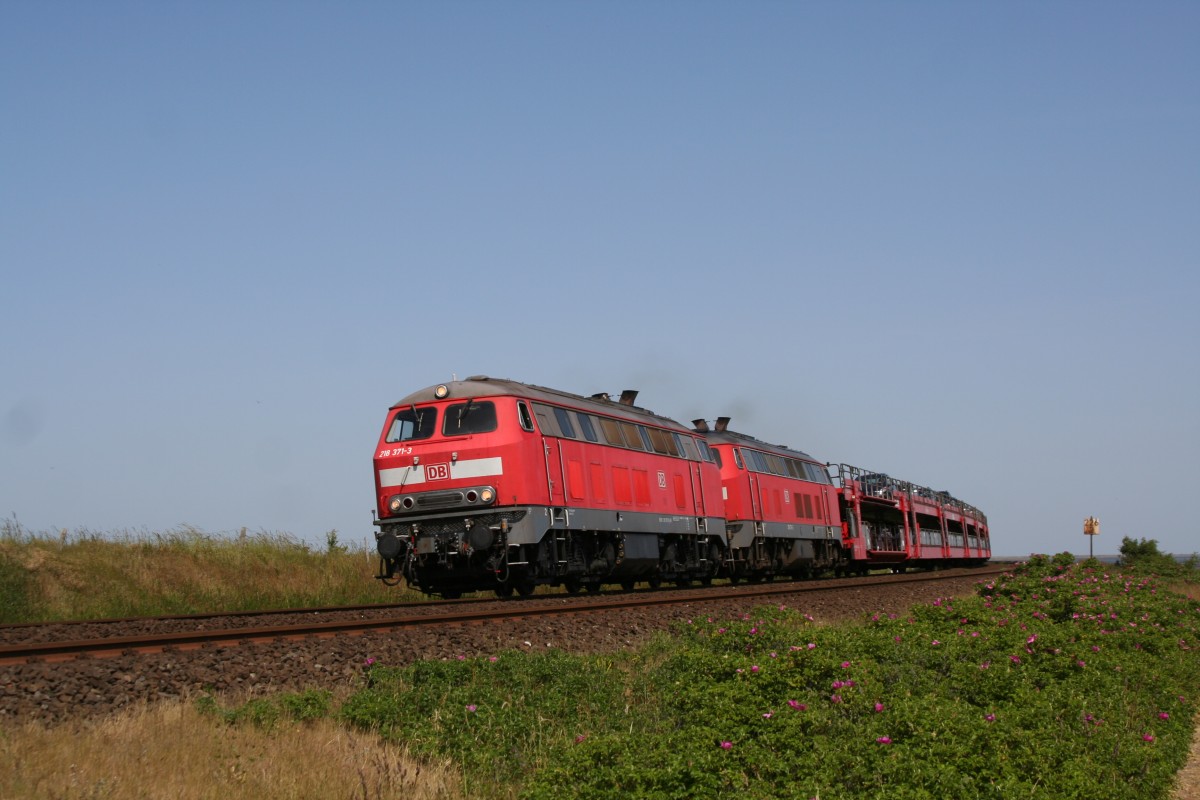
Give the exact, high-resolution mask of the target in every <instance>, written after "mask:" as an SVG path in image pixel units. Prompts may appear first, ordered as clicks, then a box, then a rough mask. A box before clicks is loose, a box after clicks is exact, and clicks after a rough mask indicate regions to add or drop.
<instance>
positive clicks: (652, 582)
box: [646, 575, 662, 589]
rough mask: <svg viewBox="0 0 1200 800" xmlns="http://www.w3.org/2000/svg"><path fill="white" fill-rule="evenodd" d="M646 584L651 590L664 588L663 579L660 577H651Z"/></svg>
mask: <svg viewBox="0 0 1200 800" xmlns="http://www.w3.org/2000/svg"><path fill="white" fill-rule="evenodd" d="M646 583H647V584H648V585H649V586H650V588H651V589H657V588H658V587H660V586H662V578H661V577H659V576H658V575H651V576H650V577H649V578H647V579H646Z"/></svg>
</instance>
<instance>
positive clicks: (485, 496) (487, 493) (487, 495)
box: [479, 486, 496, 503]
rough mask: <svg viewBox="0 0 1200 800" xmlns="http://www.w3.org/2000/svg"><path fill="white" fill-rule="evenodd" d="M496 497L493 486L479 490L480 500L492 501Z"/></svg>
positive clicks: (484, 501)
mask: <svg viewBox="0 0 1200 800" xmlns="http://www.w3.org/2000/svg"><path fill="white" fill-rule="evenodd" d="M495 499H496V492H495V490H494V489H492V487H490V486H489V487H487V488H485V489H481V490H480V491H479V500H480V502H483V503H490V502H492V501H493V500H495Z"/></svg>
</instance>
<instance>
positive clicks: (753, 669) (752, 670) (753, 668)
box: [750, 664, 758, 672]
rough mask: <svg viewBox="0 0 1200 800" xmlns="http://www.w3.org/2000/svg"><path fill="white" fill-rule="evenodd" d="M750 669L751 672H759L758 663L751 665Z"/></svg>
mask: <svg viewBox="0 0 1200 800" xmlns="http://www.w3.org/2000/svg"><path fill="white" fill-rule="evenodd" d="M750 671H751V672H758V664H755V665H754V666H752V667H750Z"/></svg>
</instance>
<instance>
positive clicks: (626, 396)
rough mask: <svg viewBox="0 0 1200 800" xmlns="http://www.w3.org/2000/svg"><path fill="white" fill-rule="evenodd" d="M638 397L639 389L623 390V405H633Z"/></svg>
mask: <svg viewBox="0 0 1200 800" xmlns="http://www.w3.org/2000/svg"><path fill="white" fill-rule="evenodd" d="M636 398H637V389H626V390H625V391H623V392H621V405H623V406H631V405H633V401H634V400H635V399H636Z"/></svg>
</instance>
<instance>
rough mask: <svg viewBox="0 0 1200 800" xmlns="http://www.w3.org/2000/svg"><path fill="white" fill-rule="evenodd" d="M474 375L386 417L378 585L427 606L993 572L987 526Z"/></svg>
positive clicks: (743, 446) (627, 414)
mask: <svg viewBox="0 0 1200 800" xmlns="http://www.w3.org/2000/svg"><path fill="white" fill-rule="evenodd" d="M636 396H637V393H636V392H633V391H626V392H624V393H622V395H621V397H620V398H619V399H617V400H613V399H612V398H610V397H609V396H608V395H604V394H599V395H593V396H591V397H582V396H580V395H575V394H570V393H567V392H560V391H556V390H553V389H546V388H543V387H539V386H532V385H528V384H523V383H519V382H516V381H508V380H498V379H493V378H488V377H485V376H474V377H470V378H467V379H466V380H464V381H452V382H450V383H445V384H440V385H438V386H434V387H429V388H428V389H423V390H421V391H418V392H415V393H413V394H411V395H409V396H408V397H405V398H404V399H403V400H401V401H399V402H398V403H396V404H395V405H394V406H392V408H391V409H390V411H389V412H388V417H387V420H386V422H385V424H384V428H383V432H382V433H381V435H380V439H379V444H378V447H377V448H376V451H375V459H374V461H375V489H376V504H377V509H376V515H377V519H376V525H377V526H378V527H379V531H378V532H377V533H376V542H377V548H378V551H379V555H380V558H381V564H380V575H379V577H380V578H381V579H382V580H384V581H385V582H389V583H390V582H393V581H398V580H399V578H400V577H401V576H402V577H403V578H404V579H405V580H407V581H408V583H409V584H410V585H411V586H413V587H415V588H418V589H420V590H421V591H423V592H426V593H429V594H440V595H442V596H444V597H449V598H453V597H458V596H460V595H461V594H462V593H463V592H469V591H477V590H484V589H492V590H494V591H495V592H496V593H497V594H499V595H500V596H502V597H508V596H511V595H512V594H513V593H514V592H516V593H518V594H521V595H528V594H530V593H531V592H532V591H533V590H534V588H535V587H536V586H537V585H539V584H550V585H556V586H557V585H561V586H565V587H566V588H567V590H568V591H572V592H575V591H579V590H580V589H582V588H586V589H588V590H589V591H597V590H599V588H600V587H601V585H602V584H605V583H615V584H620V585H621V586H622V587H623V588H625V589H627V590H628V589H631V588H633V586H634V584H635V583H636V582H638V581H644V582H646V583H648V584H649V585H650V586H652V587H656V586H658V585H660V584H661V583H662V582H663V581H672V582H675V583H678V584H680V585H685V584H687V583H690V582H692V581H700V582H701V583H706V584H707V583H709V582H711V581H712V579H713V578H714V577H726V578H729V579H730V580H732V581H737V580H743V579H745V580H762V579H769V578H771V577H774V576H776V575H791V576H805V575H810V574H813V573H816V572H820V571H824V570H830V569H832V570H834V571H835V572H838V573H845V572H850V571H858V572H865V571H866V570H867V569H869V568H872V567H886V568H891V569H904V568H906V567H908V566H924V567H929V566H935V565H951V564H978V563H983V562H984V561H986V560H987V559H988V557H989V556H990V542H989V539H988V532H987V521H986V518H985V517H984V516H983V515H982V514H981V513H980V512H979V511H978V510H977V509H975V508H973V507H971V506H968V505H966V504H964V503H961V502H959V501H957V500H955V499H954V498H952V497H950V496H949V495H948V494H946V493H944V492H932V491H930V490H928V489H925V488H923V487H919V486H915V485H913V484H909V483H904V482H901V481H894V480H892V479H890V478H888V477H887V476H884V475H881V474H880V473H865V472H863V471H861V470H857V469H855V468H851V467H847V466H845V465H839V467H838V470H837V473H836V479H832V478H831V477H830V471H829V468H828V465H825V464H822V463H820V462H818V461H816V460H815V459H813V458H812V457H811V456H808V455H806V454H804V453H801V452H799V451H795V450H790V449H788V448H784V447H779V446H776V445H769V444H766V443H765V442H761V441H759V440H757V439H754V438H753V437H750V436H746V435H744V434H739V433H734V432H732V431H730V430H728V423H729V419H728V418H727V417H722V418H719V419H718V420H717V423H716V426H715V429H714V430H709V429H708V426H707V424H706V423H705V422H704V421H703V420H697V421H696V422H695V423H694V425H695V428H694V429H689V428H687V427H686V426H684V425H681V424H680V423H678V422H675V421H674V420H671V419H668V418H666V417H660V416H658V415H657V414H654V413H652V412H650V411H647V410H646V409H644V408H640V407H638V406H635V405H634V404H633V402H634V399H635V398H636Z"/></svg>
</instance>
